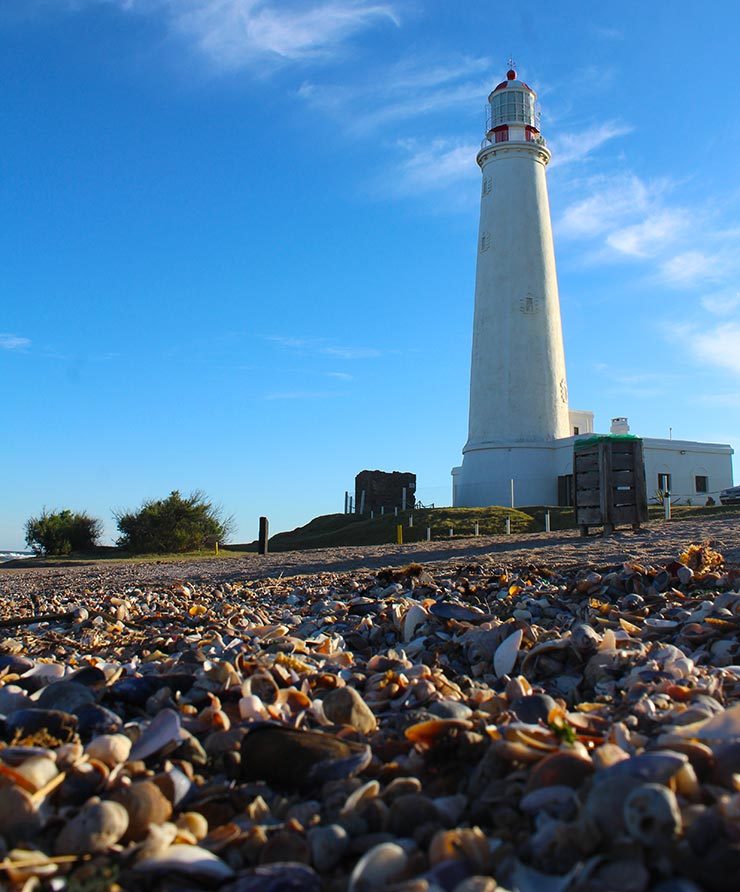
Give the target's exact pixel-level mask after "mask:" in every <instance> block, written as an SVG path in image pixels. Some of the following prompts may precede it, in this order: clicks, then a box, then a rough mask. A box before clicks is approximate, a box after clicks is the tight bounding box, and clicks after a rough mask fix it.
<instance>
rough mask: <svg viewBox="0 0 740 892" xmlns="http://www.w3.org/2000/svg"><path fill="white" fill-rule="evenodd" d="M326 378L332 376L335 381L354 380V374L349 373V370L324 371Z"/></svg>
mask: <svg viewBox="0 0 740 892" xmlns="http://www.w3.org/2000/svg"><path fill="white" fill-rule="evenodd" d="M325 374H326V377H327V378H334V379H335V380H337V381H354V380H355V376H354V375H350V374H349V372H326V373H325Z"/></svg>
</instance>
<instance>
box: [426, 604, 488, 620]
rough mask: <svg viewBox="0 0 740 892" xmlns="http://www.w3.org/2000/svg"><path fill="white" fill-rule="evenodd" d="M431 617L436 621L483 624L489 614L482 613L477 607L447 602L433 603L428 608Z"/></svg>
mask: <svg viewBox="0 0 740 892" xmlns="http://www.w3.org/2000/svg"><path fill="white" fill-rule="evenodd" d="M429 612H430V613H431V614H432V616H436V617H437V618H438V619H454V620H457V621H458V622H473V623H475V622H478V623H479V622H483V621H484V620H486V619H489V617H490V614H488V613H484V612H483V611H482V610H479V609H478V608H477V607H471V606H466V605H463V604H452V603H450V602H449V601H435V603H434V604H432V605H431V606H430V607H429Z"/></svg>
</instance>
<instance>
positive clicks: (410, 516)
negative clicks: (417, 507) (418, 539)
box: [409, 514, 414, 529]
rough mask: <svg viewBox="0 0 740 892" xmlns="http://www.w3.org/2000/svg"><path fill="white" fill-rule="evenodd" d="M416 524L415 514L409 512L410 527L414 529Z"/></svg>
mask: <svg viewBox="0 0 740 892" xmlns="http://www.w3.org/2000/svg"><path fill="white" fill-rule="evenodd" d="M413 526H414V515H413V514H409V529H413Z"/></svg>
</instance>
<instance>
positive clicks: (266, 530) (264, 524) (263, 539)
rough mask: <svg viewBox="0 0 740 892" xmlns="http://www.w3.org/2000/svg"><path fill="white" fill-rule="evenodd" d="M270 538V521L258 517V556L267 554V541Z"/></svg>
mask: <svg viewBox="0 0 740 892" xmlns="http://www.w3.org/2000/svg"><path fill="white" fill-rule="evenodd" d="M269 538H270V521H269V520H268V519H267V518H266V517H260V536H259V544H258V546H257V551H258V552H259V554H267V550H268V540H269Z"/></svg>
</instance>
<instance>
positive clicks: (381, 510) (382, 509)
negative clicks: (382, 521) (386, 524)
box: [380, 505, 385, 517]
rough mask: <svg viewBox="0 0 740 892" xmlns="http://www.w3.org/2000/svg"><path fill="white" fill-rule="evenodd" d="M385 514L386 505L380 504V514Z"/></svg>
mask: <svg viewBox="0 0 740 892" xmlns="http://www.w3.org/2000/svg"><path fill="white" fill-rule="evenodd" d="M384 514H385V505H381V506H380V516H381V517H382V516H383V515H384Z"/></svg>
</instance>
